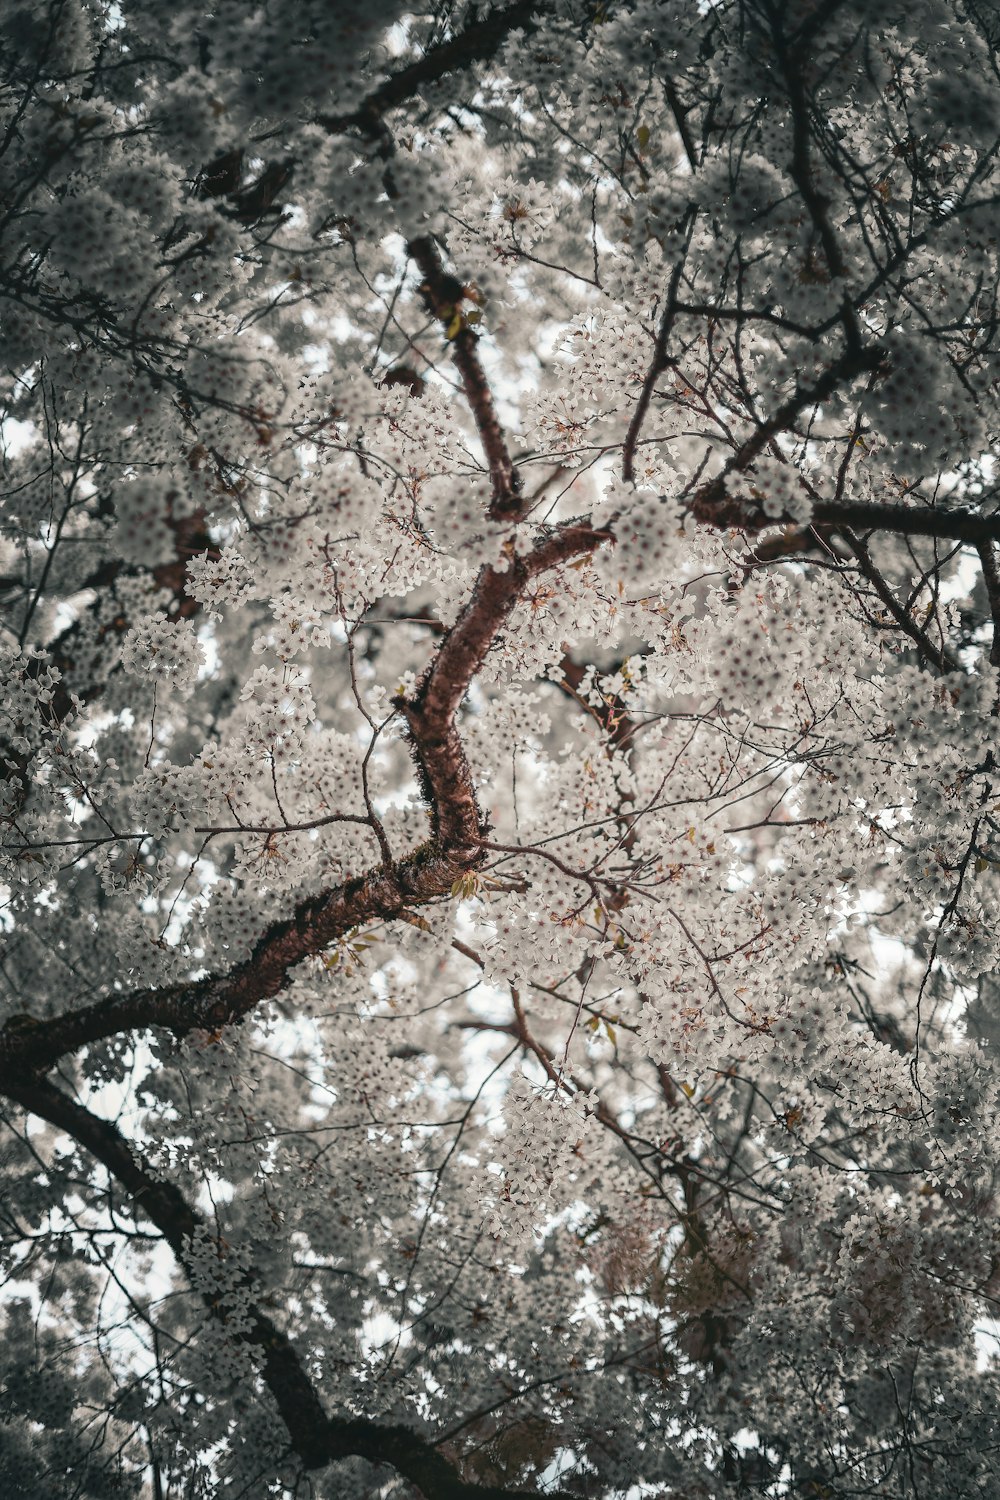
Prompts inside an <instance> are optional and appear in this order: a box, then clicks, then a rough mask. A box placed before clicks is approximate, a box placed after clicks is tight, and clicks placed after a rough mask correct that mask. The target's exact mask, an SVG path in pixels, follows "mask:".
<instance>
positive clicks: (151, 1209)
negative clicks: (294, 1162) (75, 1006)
mask: <svg viewBox="0 0 1000 1500" xmlns="http://www.w3.org/2000/svg"><path fill="white" fill-rule="evenodd" d="M0 1092H2V1093H4V1094H5V1095H6V1096H7V1097H8V1098H9V1099H11V1100H13V1101H14V1102H15V1103H17V1104H19V1105H20V1106H21V1107H22V1108H23V1109H26V1110H28V1111H29V1112H30V1113H31V1114H33V1115H37V1116H38V1117H39V1118H40V1119H43V1120H47V1121H48V1123H49V1124H50V1125H53V1126H54V1127H55V1128H56V1129H57V1130H63V1131H65V1132H66V1133H67V1135H69V1136H71V1137H72V1138H73V1140H74V1141H76V1142H77V1143H78V1144H79V1145H80V1146H82V1147H83V1148H84V1149H85V1150H86V1151H88V1152H89V1153H90V1154H91V1155H92V1156H94V1157H95V1158H96V1159H97V1160H98V1161H99V1162H100V1163H101V1164H102V1166H104V1167H106V1168H107V1170H108V1172H110V1173H111V1175H112V1176H113V1177H115V1178H116V1179H117V1180H118V1182H120V1183H121V1185H122V1187H123V1188H125V1189H126V1191H127V1192H128V1193H129V1194H130V1197H131V1201H132V1204H133V1205H134V1207H135V1208H137V1209H139V1210H141V1212H142V1213H143V1214H144V1215H145V1217H146V1218H147V1219H149V1220H150V1222H151V1223H152V1224H154V1225H155V1226H156V1228H157V1229H158V1230H159V1231H160V1233H161V1234H162V1236H163V1238H164V1240H166V1242H167V1244H168V1245H169V1246H170V1248H171V1250H172V1251H173V1252H174V1255H175V1256H176V1258H177V1260H178V1262H179V1264H180V1265H181V1266H186V1264H187V1262H188V1260H189V1250H190V1245H191V1242H192V1241H193V1240H194V1239H195V1238H197V1237H198V1236H200V1235H201V1234H203V1233H210V1231H208V1228H207V1225H206V1224H205V1223H204V1221H203V1220H202V1219H201V1217H200V1216H199V1215H198V1214H197V1213H196V1212H195V1210H194V1209H193V1208H192V1207H191V1205H190V1204H189V1203H188V1201H187V1199H186V1198H185V1196H184V1194H183V1193H182V1192H181V1190H180V1188H178V1187H176V1186H175V1185H174V1184H173V1183H171V1182H164V1181H162V1180H161V1179H159V1178H158V1177H157V1176H156V1175H155V1173H154V1171H153V1169H152V1167H151V1166H150V1164H149V1163H148V1162H147V1161H146V1160H145V1158H144V1157H143V1155H142V1153H141V1152H140V1151H138V1150H137V1149H136V1147H134V1146H133V1145H131V1144H130V1143H129V1142H128V1141H127V1140H126V1139H125V1137H124V1136H123V1135H122V1134H121V1132H120V1131H119V1130H118V1129H117V1127H116V1126H114V1125H112V1124H111V1123H110V1122H109V1121H107V1120H102V1119H101V1118H100V1116H98V1115H95V1114H92V1113H91V1111H90V1110H88V1109H86V1108H84V1106H83V1105H82V1104H78V1103H77V1102H76V1101H75V1100H74V1099H71V1098H70V1097H69V1096H68V1095H67V1094H64V1093H63V1092H62V1090H61V1089H58V1088H56V1087H55V1085H54V1084H51V1083H48V1082H47V1081H45V1080H43V1079H33V1080H24V1079H17V1078H15V1077H11V1076H9V1075H6V1074H0ZM255 1285H256V1277H255V1275H254V1273H253V1272H252V1271H249V1272H247V1273H246V1276H245V1278H244V1281H243V1284H242V1286H241V1288H240V1291H241V1293H247V1292H252V1291H253V1289H254V1287H255ZM203 1301H204V1303H205V1306H206V1308H207V1310H208V1313H209V1315H210V1317H212V1318H213V1319H214V1320H215V1321H217V1322H219V1323H221V1324H222V1325H223V1327H225V1328H226V1329H227V1332H228V1334H229V1337H230V1338H232V1340H233V1342H234V1343H238V1344H243V1345H244V1346H246V1347H247V1348H249V1349H250V1350H251V1351H252V1352H253V1354H254V1355H255V1356H256V1358H257V1360H258V1362H259V1368H260V1374H261V1378H262V1379H263V1381H264V1384H265V1385H266V1386H267V1388H268V1390H269V1391H270V1393H271V1395H272V1396H273V1398H274V1402H275V1405H276V1406H277V1408H278V1411H279V1412H280V1414H281V1418H282V1421H283V1422H284V1424H285V1426H286V1428H287V1429H288V1436H289V1439H290V1441H291V1444H292V1447H293V1449H294V1450H295V1452H296V1453H297V1454H298V1456H299V1458H300V1459H301V1460H302V1464H303V1466H304V1467H305V1468H306V1469H323V1468H326V1466H327V1465H328V1464H330V1463H334V1462H336V1461H337V1460H338V1459H344V1458H363V1459H366V1460H367V1461H368V1462H369V1463H372V1464H388V1465H389V1466H390V1467H392V1468H394V1469H395V1470H396V1471H397V1473H399V1474H402V1475H403V1476H404V1478H406V1479H408V1480H409V1481H410V1482H411V1483H412V1484H415V1485H416V1486H417V1488H418V1489H419V1490H420V1491H421V1492H422V1493H423V1494H424V1495H426V1496H427V1497H428V1500H537V1493H536V1492H533V1491H530V1490H511V1489H504V1488H497V1487H496V1486H494V1485H478V1484H469V1483H467V1482H466V1481H465V1480H463V1479H462V1477H461V1475H460V1474H459V1473H458V1471H457V1470H456V1469H455V1467H454V1466H453V1465H452V1464H451V1463H449V1462H448V1460H447V1459H446V1458H445V1457H444V1456H443V1455H442V1454H441V1453H439V1452H438V1451H437V1448H436V1447H435V1446H434V1444H433V1443H432V1442H429V1441H428V1440H427V1439H425V1438H422V1437H419V1436H418V1435H417V1434H416V1433H414V1432H411V1431H410V1430H409V1428H406V1427H403V1426H400V1425H398V1424H397V1425H385V1426H383V1425H381V1424H380V1423H377V1422H373V1421H370V1420H369V1419H367V1418H364V1417H332V1416H330V1415H329V1414H328V1413H327V1412H326V1411H325V1410H324V1407H323V1403H322V1402H321V1400H320V1398H319V1394H318V1392H317V1391H316V1388H315V1386H314V1385H313V1383H312V1381H311V1380H310V1379H309V1376H308V1375H307V1373H306V1371H305V1370H304V1369H303V1367H302V1363H301V1361H300V1359H299V1356H298V1353H297V1352H296V1350H295V1347H294V1345H293V1344H292V1342H291V1340H290V1339H289V1338H288V1336H287V1334H285V1333H284V1332H283V1331H282V1330H281V1329H280V1328H279V1327H278V1326H277V1325H276V1324H275V1323H274V1322H273V1321H272V1320H271V1318H269V1317H268V1316H267V1314H266V1313H265V1312H263V1311H262V1310H261V1309H260V1308H259V1307H258V1306H256V1304H255V1303H254V1302H253V1301H251V1302H250V1303H249V1305H246V1304H245V1303H244V1301H243V1298H242V1296H241V1297H240V1299H239V1303H238V1306H235V1307H233V1308H227V1306H226V1304H225V1302H224V1300H221V1299H219V1298H214V1297H212V1296H211V1295H209V1294H207V1293H205V1294H203ZM231 1312H232V1313H237V1314H238V1317H239V1321H238V1323H235V1324H234V1326H233V1327H232V1328H230V1327H229V1326H228V1325H229V1317H230V1313H231ZM239 1328H242V1330H243V1331H236V1329H239ZM546 1495H547V1496H548V1497H551V1500H569V1497H568V1496H566V1495H565V1494H563V1495H562V1496H561V1497H560V1495H559V1494H558V1493H557V1492H555V1491H551V1490H550V1491H546Z"/></svg>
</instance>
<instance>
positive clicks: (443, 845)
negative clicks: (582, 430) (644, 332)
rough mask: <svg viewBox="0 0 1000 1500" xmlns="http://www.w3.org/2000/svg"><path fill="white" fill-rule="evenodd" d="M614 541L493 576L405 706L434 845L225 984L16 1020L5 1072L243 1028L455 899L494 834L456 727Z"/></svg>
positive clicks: (512, 563)
mask: <svg viewBox="0 0 1000 1500" xmlns="http://www.w3.org/2000/svg"><path fill="white" fill-rule="evenodd" d="M607 539H608V533H607V532H604V531H598V530H595V529H594V528H593V527H592V526H590V525H587V524H584V523H575V524H567V525H566V526H563V527H560V528H558V529H556V530H554V531H553V532H551V533H550V535H549V536H547V537H546V538H545V539H544V540H543V541H541V542H540V543H539V545H538V546H537V547H536V548H535V550H534V551H533V552H531V553H529V554H528V555H527V556H526V557H515V556H512V557H511V558H510V560H509V565H508V567H507V568H506V570H500V569H497V568H484V569H483V570H482V572H481V573H480V575H479V580H478V582H477V584H476V587H475V589H474V591H473V594H472V597H471V598H470V600H469V602H468V604H467V605H466V607H465V609H464V610H463V611H462V613H461V615H460V616H459V618H458V620H457V621H456V623H455V625H453V626H452V628H451V629H450V630H449V631H448V632H447V634H446V635H445V637H444V639H443V641H442V644H441V647H440V649H439V651H438V653H437V655H436V656H435V658H434V660H433V662H432V663H431V665H430V667H429V669H428V671H427V673H426V674H425V676H424V679H423V681H422V683H421V684H420V687H419V688H418V690H417V693H416V696H415V698H414V699H413V700H412V701H402V702H401V703H400V710H401V712H402V713H403V714H404V715H405V717H406V720H407V723H408V725H409V728H410V734H411V737H412V745H413V751H414V755H415V757H416V760H417V766H418V770H419V772H420V777H421V781H422V784H423V789H424V792H425V795H426V796H427V799H428V803H429V808H430V815H431V829H432V835H431V838H430V840H429V841H428V842H427V843H426V844H424V845H422V846H421V847H420V848H419V849H416V850H415V851H414V852H413V853H411V854H410V855H408V856H407V857H406V858H404V859H401V860H399V861H397V862H396V863H395V864H393V865H379V866H378V867H377V868H376V869H373V870H371V871H369V872H368V873H367V874H366V875H363V876H361V877H359V878H357V879H355V880H350V881H348V882H346V883H345V884H344V885H341V886H338V887H336V889H334V890H332V891H327V892H324V893H323V894H322V895H320V896H314V897H311V898H310V899H309V900H307V901H302V902H300V903H299V905H298V906H297V907H296V909H295V912H294V914H293V915H292V916H291V917H289V918H288V919H287V920H283V921H279V922H274V923H272V924H271V926H270V927H268V928H267V929H266V931H265V932H263V933H262V934H261V936H260V937H259V938H258V940H257V942H256V944H255V946H254V950H253V952H252V954H251V955H250V957H249V958H248V959H247V960H246V961H245V962H244V963H242V964H238V965H237V966H236V967H235V968H234V969H232V970H230V971H229V973H227V974H224V975H210V976H207V977H206V978H204V979H200V980H195V981H193V982H192V983H190V984H177V985H169V986H166V987H164V988H160V989H153V990H138V991H131V992H128V993H124V994H115V995H109V996H107V997H106V998H105V999H103V1000H98V1001H97V1002H96V1003H95V1004H93V1005H89V1006H85V1007H83V1008H81V1009H80V1010H76V1011H69V1012H66V1013H64V1014H63V1015H61V1016H57V1017H53V1018H51V1019H47V1020H41V1019H38V1020H35V1019H26V1018H23V1017H19V1018H17V1020H15V1021H8V1022H7V1024H6V1026H5V1027H4V1028H3V1029H2V1030H0V1069H2V1070H3V1071H4V1072H6V1073H8V1074H13V1075H17V1074H21V1075H25V1076H31V1075H34V1076H38V1075H42V1074H44V1073H46V1072H47V1071H48V1070H49V1069H50V1068H52V1067H53V1066H54V1065H55V1064H56V1062H57V1061H58V1060H59V1058H60V1057H62V1056H64V1055H65V1054H66V1053H68V1052H72V1051H75V1050H76V1049H77V1048H79V1047H82V1046H85V1045H87V1044H89V1043H93V1042H97V1041H100V1040H102V1039H104V1038H107V1037H110V1036H115V1035H118V1034H120V1033H123V1032H127V1031H135V1030H144V1029H146V1028H148V1027H153V1026H162V1027H166V1028H167V1029H168V1030H171V1031H174V1032H177V1033H181V1034H183V1033H185V1032H188V1031H191V1030H193V1029H196V1028H204V1029H207V1030H215V1029H217V1028H218V1027H220V1026H225V1025H229V1024H231V1023H233V1022H235V1021H240V1020H242V1019H243V1018H244V1017H245V1016H247V1015H248V1014H249V1013H250V1011H252V1010H253V1009H254V1008H255V1006H257V1005H259V1004H260V1002H261V1001H263V1000H266V999H270V998H271V997H272V996H274V995H276V994H278V993H279V992H280V991H281V990H282V988H283V987H284V985H285V983H286V982H287V979H288V976H289V973H290V971H291V970H292V969H293V968H294V967H295V965H296V964H299V963H301V962H302V961H303V959H306V958H309V957H311V956H313V955H315V954H317V953H321V952H322V951H323V950H324V949H325V948H327V947H329V945H330V944H331V943H332V942H335V941H336V939H337V938H339V937H342V936H343V935H344V933H346V932H349V931H351V929H352V928H355V927H357V926H359V925H361V924H362V923H367V922H373V921H392V920H393V919H395V918H397V917H399V916H400V915H401V914H402V913H403V911H404V910H405V909H407V908H412V907H414V906H420V905H424V904H426V903H428V902H430V901H435V900H439V899H441V898H442V897H447V896H449V895H450V893H451V889H452V886H453V885H454V883H455V881H456V879H457V878H458V877H459V876H460V875H461V874H462V873H463V872H464V871H465V870H467V869H468V868H469V867H470V865H473V864H476V863H478V862H479V861H480V860H481V859H482V858H483V857H484V851H483V848H482V842H481V841H482V838H483V837H484V836H485V832H486V830H485V827H484V825H483V823H482V820H481V817H480V813H479V809H478V807H477V806H476V798H475V791H474V788H473V783H472V775H471V771H470V769H469V766H468V762H467V761H466V758H465V752H464V750H463V748H462V743H461V739H460V737H459V734H458V731H457V729H456V727H455V715H456V713H457V711H458V708H459V705H460V704H461V702H462V699H463V698H464V697H465V694H466V692H467V691H468V688H469V684H470V683H471V681H472V679H473V677H474V676H475V674H476V672H477V671H478V670H479V668H480V667H481V666H482V663H483V660H484V659H485V656H486V653H487V651H488V650H489V648H490V646H491V644H492V643H493V641H494V639H495V638H496V635H497V632H498V631H499V629H500V628H501V626H502V625H503V623H504V621H505V620H506V619H507V617H508V616H509V614H510V613H511V611H512V610H513V608H514V606H515V605H516V604H517V603H518V600H519V599H520V598H521V596H522V593H523V591H524V588H525V586H526V585H527V583H528V582H529V581H530V580H531V579H532V578H535V577H537V576H538V575H539V574H541V573H544V572H547V571H548V570H549V569H551V568H554V567H558V566H559V564H560V563H564V562H569V561H570V560H571V559H572V558H574V557H578V556H580V555H582V554H586V553H588V552H590V551H592V550H593V549H594V548H595V547H596V546H598V545H599V544H600V543H601V542H602V541H605V540H607Z"/></svg>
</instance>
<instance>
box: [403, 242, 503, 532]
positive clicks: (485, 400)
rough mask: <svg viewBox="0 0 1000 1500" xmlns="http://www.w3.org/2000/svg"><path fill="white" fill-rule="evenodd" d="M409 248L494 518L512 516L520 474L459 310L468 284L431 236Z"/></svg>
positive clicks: (475, 338)
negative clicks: (469, 418) (442, 334)
mask: <svg viewBox="0 0 1000 1500" xmlns="http://www.w3.org/2000/svg"><path fill="white" fill-rule="evenodd" d="M409 251H410V254H411V255H412V256H413V259H414V260H415V261H416V263H417V265H418V267H419V268H420V272H421V275H422V276H423V283H422V286H421V291H422V293H423V297H424V302H425V305H426V307H427V310H428V312H429V313H431V314H432V315H433V316H434V317H435V318H437V319H438V321H439V322H440V323H441V324H442V325H443V327H444V329H445V331H446V335H447V337H448V338H449V340H450V342H451V349H452V357H453V359H454V361H455V365H456V367H457V369H458V373H459V374H460V375H461V377H462V388H463V390H464V391H465V399H466V400H467V401H468V403H469V409H470V411H471V412H472V415H473V418H474V420H475V423H476V430H477V431H478V433H479V439H480V442H481V443H482V445H483V452H484V453H485V455H486V462H487V464H488V465H489V470H490V482H491V485H492V497H491V499H490V515H491V516H492V517H493V519H494V520H503V519H505V518H508V517H513V516H516V515H517V514H518V513H519V511H520V508H521V476H520V475H519V474H518V472H517V470H516V469H515V468H514V462H513V459H512V458H511V456H510V451H509V449H508V447H507V439H506V438H505V436H504V432H503V428H502V427H501V425H500V419H499V417H498V416H497V410H496V405H495V403H494V400H493V392H492V390H491V389H490V383H489V380H488V379H487V377H486V371H485V370H484V369H483V365H482V361H481V359H480V358H479V350H478V344H479V337H478V335H477V334H476V333H474V332H473V330H472V328H471V327H470V326H469V323H468V321H467V319H466V316H465V314H464V313H463V312H462V311H461V307H460V303H461V302H462V300H463V298H464V297H465V296H466V294H467V293H466V288H465V287H464V286H463V285H462V283H461V282H460V281H459V280H458V279H457V278H456V277H454V276H452V275H450V274H449V273H448V272H447V271H446V270H445V268H444V265H443V264H442V261H441V256H440V254H439V253H438V249H437V246H436V245H435V243H434V241H433V240H432V239H430V238H429V237H427V236H423V237H421V238H420V239H416V240H411V241H410V244H409Z"/></svg>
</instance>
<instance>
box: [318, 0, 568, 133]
mask: <svg viewBox="0 0 1000 1500" xmlns="http://www.w3.org/2000/svg"><path fill="white" fill-rule="evenodd" d="M547 9H548V7H547V6H546V5H544V4H539V3H538V0H519V3H518V4H516V5H511V6H508V7H507V8H506V9H501V8H499V7H497V6H493V5H491V6H490V7H489V10H488V13H487V15H486V16H485V17H484V18H483V19H482V20H477V21H472V22H471V23H470V24H469V25H468V26H465V27H463V29H462V30H461V31H459V32H458V33H457V34H456V35H455V36H453V37H452V38H451V39H450V40H449V41H447V42H442V44H441V45H440V46H439V47H431V48H429V50H428V51H427V52H425V53H424V56H423V57H421V58H419V59H418V60H417V61H416V62H414V63H410V64H409V66H408V67H405V68H400V70H399V72H398V73H393V74H392V76H391V77H389V78H387V79H386V80H385V82H384V83H380V84H379V85H378V87H377V88H375V89H373V90H372V92H371V93H370V94H369V95H368V96H367V97H366V98H365V99H364V100H363V101H362V103H361V104H360V105H359V106H358V108H357V109H355V110H352V111H351V113H350V114H345V115H320V116H319V121H318V123H319V124H320V125H322V126H323V127H324V129H326V130H330V131H335V132H337V133H338V134H339V133H341V132H343V131H346V130H361V131H363V132H365V133H367V131H368V129H369V127H370V124H371V121H372V119H373V118H378V117H380V116H381V115H384V114H385V113H386V111H387V110H390V109H396V108H398V106H399V105H400V104H405V103H406V102H407V101H408V100H410V99H412V98H413V97H414V95H415V94H418V93H419V92H420V90H421V89H422V88H426V86H427V85H428V84H433V83H437V82H438V81H439V80H440V79H441V78H444V77H446V76H447V75H448V74H449V73H457V72H460V71H461V70H462V69H463V68H468V67H471V66H472V64H473V63H477V62H488V61H489V59H490V58H491V57H493V56H495V55H496V53H497V52H499V50H500V48H501V47H502V46H503V44H504V42H505V41H506V40H507V38H508V37H509V36H510V34H511V32H512V31H517V30H523V31H533V30H534V28H535V27H536V26H537V24H538V22H539V20H540V19H541V18H542V16H543V15H544V14H545V12H546V10H547Z"/></svg>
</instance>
